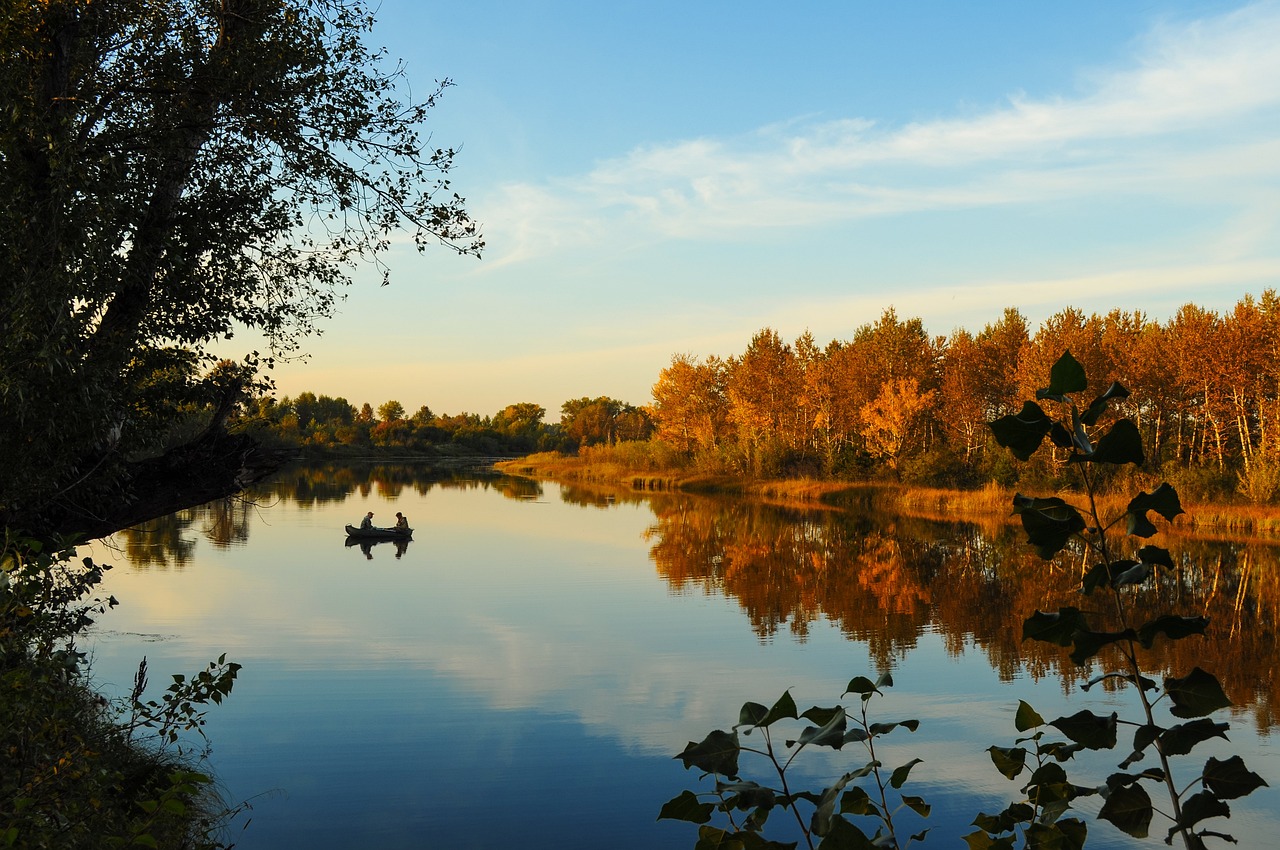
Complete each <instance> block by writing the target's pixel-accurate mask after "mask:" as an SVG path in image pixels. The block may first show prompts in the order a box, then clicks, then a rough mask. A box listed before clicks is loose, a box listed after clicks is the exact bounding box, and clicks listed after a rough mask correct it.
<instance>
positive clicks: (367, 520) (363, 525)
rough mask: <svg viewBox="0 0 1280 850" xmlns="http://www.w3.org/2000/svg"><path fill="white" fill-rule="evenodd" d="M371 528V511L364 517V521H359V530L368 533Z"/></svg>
mask: <svg viewBox="0 0 1280 850" xmlns="http://www.w3.org/2000/svg"><path fill="white" fill-rule="evenodd" d="M372 528H373V511H369V513H367V514H365V515H364V519H362V520H360V530H361V531H369V530H370V529H372Z"/></svg>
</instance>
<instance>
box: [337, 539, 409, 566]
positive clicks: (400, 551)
mask: <svg viewBox="0 0 1280 850" xmlns="http://www.w3.org/2000/svg"><path fill="white" fill-rule="evenodd" d="M411 542H412V540H411V539H410V538H407V537H402V538H395V539H392V538H387V539H383V540H368V539H360V538H357V537H348V538H347V539H346V542H344V543H343V545H344V546H346V547H347V548H348V549H349V548H351V547H352V546H359V547H360V553H361V554H362V555H364V556H365V558H366V559H367V560H370V561H372V560H373V547H375V546H377V545H379V544H381V543H389V544H391V546H393V547H394V548H395V552H396V560H400V558H402V557H404V553H405V551H406V550H407V549H408V548H409V544H410V543H411ZM388 548H390V547H388Z"/></svg>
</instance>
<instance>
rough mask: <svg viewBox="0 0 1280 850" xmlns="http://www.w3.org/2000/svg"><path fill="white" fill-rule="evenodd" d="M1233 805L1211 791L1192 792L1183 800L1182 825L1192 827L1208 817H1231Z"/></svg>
mask: <svg viewBox="0 0 1280 850" xmlns="http://www.w3.org/2000/svg"><path fill="white" fill-rule="evenodd" d="M1229 817H1231V807H1230V806H1228V805H1227V804H1226V803H1224V802H1223V801H1222V800H1220V799H1218V798H1217V797H1216V796H1214V795H1213V794H1212V793H1211V792H1209V791H1201V792H1200V793H1198V794H1192V795H1191V796H1190V797H1188V798H1187V799H1185V800H1183V801H1182V821H1181V823H1182V825H1183V826H1184V827H1187V828H1191V827H1193V826H1195V825H1196V824H1198V823H1200V821H1202V820H1206V819H1207V818H1229Z"/></svg>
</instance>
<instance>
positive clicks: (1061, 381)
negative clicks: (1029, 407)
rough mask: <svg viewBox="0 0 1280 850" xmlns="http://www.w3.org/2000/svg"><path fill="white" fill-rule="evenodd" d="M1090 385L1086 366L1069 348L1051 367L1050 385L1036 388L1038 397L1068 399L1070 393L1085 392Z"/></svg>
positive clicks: (1058, 399)
mask: <svg viewBox="0 0 1280 850" xmlns="http://www.w3.org/2000/svg"><path fill="white" fill-rule="evenodd" d="M1088 386H1089V380H1088V378H1086V377H1085V374H1084V367H1083V366H1081V365H1080V361H1079V360H1077V359H1075V358H1074V357H1072V356H1071V351H1070V350H1068V351H1064V352H1063V353H1062V356H1061V357H1059V358H1058V362H1056V363H1054V364H1053V366H1052V367H1051V368H1050V369H1049V386H1047V387H1045V388H1044V389H1040V390H1036V398H1047V399H1052V400H1054V401H1066V396H1067V395H1068V394H1069V393H1079V392H1084V391H1085V390H1086V389H1087V388H1088Z"/></svg>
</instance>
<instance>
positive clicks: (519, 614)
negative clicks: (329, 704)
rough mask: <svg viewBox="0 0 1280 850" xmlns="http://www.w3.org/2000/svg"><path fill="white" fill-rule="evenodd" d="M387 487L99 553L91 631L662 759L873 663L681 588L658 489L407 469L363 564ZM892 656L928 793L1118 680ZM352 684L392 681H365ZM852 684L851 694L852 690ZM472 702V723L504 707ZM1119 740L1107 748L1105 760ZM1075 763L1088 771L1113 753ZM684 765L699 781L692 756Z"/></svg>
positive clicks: (295, 698) (824, 770)
mask: <svg viewBox="0 0 1280 850" xmlns="http://www.w3.org/2000/svg"><path fill="white" fill-rule="evenodd" d="M376 498H378V497H377V496H376V494H374V495H371V496H370V501H369V502H364V501H361V500H359V499H354V498H353V499H351V500H348V501H349V503H348V502H341V503H332V504H322V503H316V504H313V505H312V506H311V507H310V508H303V507H300V506H297V505H289V504H279V505H276V506H273V507H271V508H270V509H263V510H262V511H261V512H260V513H261V514H262V515H261V516H256V517H254V518H253V519H252V522H253V523H255V525H254V526H253V529H252V534H251V535H250V536H251V538H252V543H251V545H249V546H247V547H244V548H237V549H233V550H221V551H218V550H211V547H203V548H202V549H201V550H200V551H199V552H198V553H197V557H196V559H195V562H194V563H193V564H192V565H191V566H190V567H189V568H188V569H186V570H183V571H180V572H177V571H174V572H155V571H151V572H135V571H132V570H128V569H125V568H123V565H121V568H120V569H117V570H114V571H112V572H111V573H108V575H107V587H106V588H105V590H106V591H107V592H111V593H115V594H116V595H117V596H118V597H119V598H120V599H121V602H122V607H121V609H118V610H117V611H113V612H111V613H109V614H107V615H106V616H105V617H104V618H103V619H102V621H101V623H102V627H103V628H105V629H110V630H112V631H111V632H110V633H101V632H100V633H99V635H98V639H99V640H103V641H110V642H111V643H112V644H113V645H114V646H115V647H126V650H127V651H128V652H132V651H133V650H134V648H137V654H138V655H142V654H147V653H148V650H150V649H154V645H150V644H147V643H146V642H145V640H146V638H145V635H146V634H152V635H153V634H155V633H165V634H174V635H179V636H180V637H179V638H177V641H180V642H181V643H183V644H184V651H185V650H186V649H187V648H191V647H194V650H193V651H194V652H195V654H196V655H197V657H198V658H201V659H204V658H208V657H214V656H216V655H217V654H218V653H220V652H224V651H225V652H227V654H228V657H229V658H231V659H233V660H235V661H238V662H241V663H245V664H246V670H245V673H244V675H243V677H242V678H243V679H244V689H246V690H248V689H249V688H254V689H258V690H256V691H255V692H254V693H255V695H256V696H257V698H258V701H259V702H260V701H261V700H262V699H263V698H264V696H265V697H266V698H267V699H268V701H275V702H276V703H284V704H286V705H292V704H294V703H305V704H306V705H307V706H308V711H309V712H313V713H316V712H323V711H324V710H325V709H324V708H323V706H322V707H321V708H319V709H317V708H316V707H315V704H316V702H317V700H316V695H317V693H323V692H324V690H325V689H326V688H327V687H329V686H330V685H331V684H332V683H333V682H335V681H344V682H345V681H350V682H357V683H361V684H365V683H368V682H369V681H373V680H377V681H380V682H395V681H397V680H399V679H401V677H403V678H404V679H406V680H407V679H409V678H413V677H417V678H419V679H421V678H426V674H428V673H429V674H430V675H431V676H433V677H439V678H440V679H443V680H444V681H445V682H446V683H447V685H448V689H449V690H450V691H455V690H460V691H463V692H465V693H466V694H468V695H473V696H475V697H477V698H478V699H477V702H478V703H479V704H480V705H481V706H482V708H483V709H485V710H492V711H494V712H503V713H508V712H513V711H514V712H525V713H527V714H528V715H530V716H535V717H536V716H548V715H550V716H559V717H570V718H573V719H574V720H575V721H577V722H579V723H581V724H582V725H583V726H584V727H585V729H586V731H587V732H588V734H590V735H592V736H596V737H599V738H602V739H607V740H608V741H610V742H614V743H616V745H617V746H618V747H619V748H621V749H622V750H623V751H625V752H628V753H633V754H639V755H643V756H656V757H659V758H661V757H669V756H672V755H674V754H675V753H676V752H678V751H679V750H680V749H681V748H682V747H683V746H684V743H685V741H687V740H700V739H701V738H702V737H703V736H704V735H705V734H706V733H707V732H709V731H710V730H712V729H716V728H720V729H727V728H729V727H730V726H732V725H733V723H735V722H736V720H737V715H738V709H739V707H740V706H741V705H742V703H743V702H746V701H748V700H750V701H754V702H760V703H764V704H766V705H768V704H772V702H773V701H774V700H776V699H777V698H778V697H779V696H780V695H781V694H782V693H783V692H784V691H786V690H788V689H790V691H791V694H792V696H793V698H794V699H795V701H796V703H797V704H798V706H799V708H800V709H801V710H804V709H805V708H807V707H808V706H810V705H826V706H829V705H833V704H835V703H836V702H838V701H842V700H841V698H840V695H841V691H842V690H843V689H844V687H845V685H846V684H847V682H848V681H849V679H850V678H852V677H853V676H855V675H860V674H861V675H870V674H873V673H874V672H875V671H872V670H871V669H869V668H870V663H871V662H870V661H869V660H868V649H867V647H866V645H865V644H863V643H861V642H856V641H848V640H846V639H844V638H843V637H842V636H841V635H840V634H839V633H838V631H837V629H836V627H835V626H833V625H832V624H831V622H830V621H829V620H827V619H826V618H825V617H824V618H820V619H819V620H818V621H816V622H815V623H814V624H813V626H812V628H811V631H810V634H809V636H808V640H807V642H806V643H805V644H804V645H799V644H797V643H795V642H793V641H792V640H791V639H790V638H788V637H787V636H786V634H785V632H780V633H779V634H778V635H777V636H776V637H775V638H774V639H773V640H772V641H770V642H768V643H762V642H760V641H759V640H758V639H757V638H756V636H755V635H754V634H753V633H752V631H751V629H750V626H749V624H748V623H747V622H746V621H745V619H744V618H743V616H742V614H741V612H740V610H739V608H738V605H737V603H736V602H735V601H734V600H729V599H725V598H724V597H722V596H719V595H717V594H712V595H704V594H702V593H700V592H688V593H684V594H680V593H672V592H670V590H669V588H668V587H667V585H666V584H665V582H663V580H662V579H661V578H660V577H659V576H657V575H655V572H654V565H653V564H652V562H650V561H649V558H648V546H649V543H648V542H647V541H646V540H645V539H644V538H643V535H642V532H643V531H644V530H645V529H646V528H647V527H649V526H650V525H651V524H652V523H653V522H654V519H655V518H654V515H653V513H652V512H651V511H650V510H649V509H648V508H647V506H646V507H640V508H638V507H636V506H632V505H624V506H620V507H616V508H612V509H609V510H598V509H585V508H582V507H580V506H577V505H572V504H566V503H564V502H561V501H560V500H559V497H558V492H557V490H556V488H554V487H550V486H549V487H548V488H547V494H546V502H545V503H541V504H528V503H525V502H521V501H515V500H510V499H506V498H503V497H502V495H501V493H499V492H498V491H496V490H494V491H492V492H490V491H485V490H479V489H472V490H465V489H454V490H450V489H439V488H437V489H432V490H431V491H430V492H428V493H411V492H409V490H408V489H407V488H406V489H405V490H404V491H402V495H401V498H400V500H399V501H398V502H397V503H396V510H402V511H403V512H405V513H406V514H407V515H409V516H410V517H412V518H413V520H414V524H415V528H417V529H419V531H418V532H417V533H416V534H415V541H414V543H413V544H412V545H411V546H410V547H409V548H408V550H407V551H406V553H405V555H404V558H403V559H402V560H400V561H396V560H395V559H394V558H392V557H389V555H390V553H389V552H388V553H387V556H385V557H384V556H383V554H382V552H379V553H378V555H379V556H378V557H377V558H375V560H374V561H373V562H366V561H364V559H363V557H362V556H361V555H360V554H359V551H358V549H355V550H352V549H346V548H345V547H344V546H343V541H344V537H343V535H342V534H341V533H340V529H341V526H342V525H343V524H344V522H345V521H347V520H348V519H349V517H350V516H351V515H358V514H359V513H361V512H362V511H363V510H366V509H367V508H365V507H364V505H365V504H368V503H372V500H374V499H376ZM106 560H111V559H110V558H107V559H106ZM117 560H118V559H117ZM127 632H140V633H144V634H143V635H134V634H126V633H127ZM126 645H127V646H126ZM255 659H260V660H261V662H262V666H263V668H266V669H272V668H274V669H285V670H289V671H292V672H296V673H298V674H299V675H298V676H296V677H294V681H293V682H292V683H277V682H274V681H271V679H270V677H269V676H264V677H255V668H254V660H255ZM155 669H160V668H158V667H157V668H155ZM894 670H895V672H894V677H895V680H896V686H895V687H894V688H892V689H890V690H889V692H888V694H889V695H888V697H887V698H886V699H883V700H879V699H877V700H875V701H874V702H873V704H872V713H873V718H874V719H876V720H884V721H889V720H903V719H907V718H916V719H919V720H920V721H921V727H920V731H919V732H917V733H914V734H910V733H906V732H902V731H900V732H895V733H893V735H891V736H890V737H889V738H888V739H886V744H885V747H886V749H885V750H884V753H883V755H884V761H885V762H886V764H900V763H904V762H906V761H908V760H910V759H911V758H922V759H924V760H925V765H922V766H921V767H919V768H917V770H916V771H915V772H913V774H912V779H911V784H910V785H908V786H907V790H908V791H909V792H910V791H913V790H914V791H915V792H917V793H921V794H924V795H925V796H926V797H928V794H929V789H941V790H942V791H943V792H950V791H954V792H955V793H957V794H960V793H963V794H966V795H982V796H984V797H990V798H991V799H993V800H1011V799H1013V798H1014V796H1015V795H1016V789H1017V787H1019V786H1018V785H1017V784H1016V783H1012V782H1009V781H1007V780H1005V779H1004V778H1003V777H1001V776H1000V775H999V774H998V773H996V772H995V770H994V768H992V767H990V765H989V762H988V759H987V756H986V753H985V752H984V750H985V748H986V747H988V746H991V745H993V744H994V745H999V746H1009V745H1011V744H1012V742H1013V741H1014V739H1015V738H1016V737H1017V734H1016V732H1015V730H1014V727H1013V712H1014V710H1015V708H1016V705H1017V700H1018V699H1019V698H1024V699H1027V701H1028V702H1030V703H1031V704H1032V705H1034V706H1035V707H1036V708H1037V709H1039V710H1040V711H1041V713H1042V714H1044V715H1045V716H1046V717H1048V718H1052V717H1056V716H1058V715H1059V714H1068V713H1073V712H1074V711H1076V710H1079V708H1081V707H1086V706H1087V707H1089V708H1091V709H1093V710H1095V711H1099V712H1103V711H1109V710H1111V709H1109V708H1103V707H1102V706H1104V705H1107V704H1108V701H1109V700H1111V699H1113V698H1112V697H1110V696H1106V695H1103V697H1102V698H1099V699H1097V700H1095V699H1093V698H1090V699H1088V700H1085V701H1080V702H1075V703H1070V704H1069V703H1068V701H1067V698H1066V697H1064V695H1063V694H1062V693H1061V686H1060V684H1059V682H1058V681H1057V679H1056V678H1054V677H1049V678H1047V679H1044V680H1042V681H1039V682H1035V681H1031V680H1029V679H1027V678H1020V679H1017V680H1016V681H1015V682H1014V683H1013V684H1011V685H1005V684H1001V683H999V682H998V681H997V675H996V673H995V672H994V671H992V669H991V667H990V666H989V665H988V663H987V661H986V658H985V657H984V654H983V652H982V651H981V650H979V649H975V648H969V649H966V651H965V652H964V654H963V655H962V656H961V657H960V658H959V659H952V658H949V657H948V655H947V652H946V650H945V648H944V646H943V638H942V637H941V636H939V635H937V634H932V633H925V634H923V635H921V636H920V637H919V640H918V641H917V643H916V646H915V648H913V649H911V650H910V651H909V652H907V653H906V654H905V655H900V656H896V657H895V668H894ZM348 671H350V672H348ZM122 681H123V679H122ZM237 687H238V688H239V687H241V686H239V685H238V686H237ZM290 689H294V690H290ZM345 696H347V697H349V698H351V699H355V698H358V699H360V700H367V701H369V702H370V703H378V702H379V701H383V702H385V701H394V700H395V699H397V695H396V693H395V692H391V693H386V692H377V691H373V690H370V691H362V692H360V693H359V694H358V695H352V694H347V695H345ZM234 702H235V701H234V700H233V703H234ZM843 703H844V704H845V705H846V706H848V707H850V708H853V707H854V706H856V699H855V698H850V699H845V700H843ZM1119 704H1120V705H1124V704H1125V703H1124V702H1123V700H1122V701H1121V702H1120V703H1119ZM1068 706H1069V707H1070V710H1067V709H1068ZM347 707H348V708H349V704H348V705H347ZM333 710H334V711H337V710H338V708H334V709H333ZM305 713H306V712H299V715H301V714H305ZM476 714H477V717H476V722H477V724H479V725H483V724H486V723H491V722H494V721H493V720H492V719H490V718H487V717H483V716H480V715H483V712H476ZM1121 714H1122V716H1133V714H1134V712H1133V711H1132V710H1128V709H1123V710H1121ZM290 716H292V714H291V715H290ZM324 716H325V717H326V718H327V720H326V722H333V719H332V716H331V715H324ZM424 718H425V715H424ZM278 731H279V730H264V732H263V733H262V734H275V733H276V732H278ZM281 734H282V733H281ZM311 734H313V733H312V732H311V731H308V729H307V728H305V727H304V728H300V729H298V730H295V731H294V733H293V734H292V736H284V735H283V734H282V740H283V739H285V738H287V739H288V741H289V742H291V743H290V745H296V739H297V738H303V737H306V736H308V735H311ZM1232 738H1233V744H1232V745H1229V746H1227V747H1226V748H1225V750H1224V752H1232V751H1235V752H1241V753H1243V754H1244V755H1245V757H1246V761H1247V762H1249V764H1250V767H1251V768H1252V769H1254V770H1257V771H1259V772H1261V773H1263V774H1264V775H1267V776H1272V777H1273V776H1274V773H1275V772H1274V771H1273V770H1268V767H1269V766H1271V765H1275V764H1280V759H1278V758H1277V755H1276V752H1275V744H1274V743H1272V742H1267V743H1265V744H1264V743H1261V742H1259V741H1258V740H1257V738H1256V737H1255V736H1253V735H1252V734H1251V733H1250V731H1249V730H1248V726H1247V723H1244V724H1240V725H1238V728H1235V729H1233V730H1232ZM1208 752H1209V751H1208V750H1206V751H1204V753H1203V754H1202V753H1201V751H1199V750H1198V751H1197V754H1196V755H1197V756H1199V757H1201V758H1203V756H1204V755H1207V753H1208ZM1115 760H1116V758H1115V757H1114V753H1108V754H1105V755H1104V756H1101V757H1099V758H1098V759H1096V760H1095V761H1097V762H1106V763H1107V764H1110V763H1111V762H1114V761H1115ZM863 761H865V756H864V753H863V752H862V751H861V750H860V749H855V750H852V751H849V752H844V753H835V752H831V751H825V750H821V749H818V750H814V751H812V752H810V753H808V754H806V755H805V756H804V757H802V759H801V762H800V764H801V767H800V774H798V775H803V776H811V777H814V778H815V781H821V780H824V779H825V780H829V779H830V778H831V777H833V776H835V775H838V773H840V772H843V771H844V770H847V769H848V767H849V765H850V764H851V763H855V764H861V763H862V762H863ZM1255 762H1256V763H1255ZM1079 775H1080V777H1081V778H1085V777H1087V778H1088V779H1089V780H1090V781H1093V780H1096V779H1097V778H1098V777H1100V776H1103V775H1105V771H1104V770H1101V769H1099V770H1093V769H1092V768H1090V770H1088V771H1083V770H1082V771H1081V772H1080V774H1079ZM685 779H686V780H687V781H686V782H685V787H694V785H695V784H696V782H697V778H696V773H693V772H691V773H689V774H687V776H686V777H685ZM677 790H678V789H675V788H673V789H671V793H672V794H674V793H676V791H677ZM1272 799H1274V797H1273V798H1272ZM1259 805H1261V804H1260V803H1258V802H1254V801H1251V802H1249V803H1248V804H1247V808H1248V811H1249V812H1250V815H1249V817H1252V818H1255V819H1256V823H1257V824H1259V826H1257V828H1256V829H1253V828H1252V827H1251V829H1253V832H1252V834H1254V835H1257V836H1262V835H1265V834H1267V831H1268V830H1270V829H1272V828H1274V816H1268V815H1266V814H1265V812H1266V810H1265V809H1264V810H1263V813H1262V814H1258V813H1257V807H1258V806H1259ZM1240 808H1245V806H1241V807H1240ZM1268 818H1270V820H1271V823H1268V822H1267V821H1268ZM1248 823H1251V821H1249V820H1246V819H1243V818H1240V817H1238V816H1237V817H1233V819H1232V824H1231V825H1232V826H1233V827H1236V829H1235V831H1236V832H1237V833H1239V834H1240V835H1241V837H1245V835H1246V833H1245V831H1244V827H1243V826H1242V824H1248ZM1092 840H1093V839H1092V838H1091V842H1092ZM1245 843H1246V846H1247V845H1248V844H1249V842H1248V841H1246V842H1245ZM1254 843H1255V844H1259V843H1260V842H1254Z"/></svg>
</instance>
